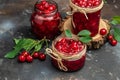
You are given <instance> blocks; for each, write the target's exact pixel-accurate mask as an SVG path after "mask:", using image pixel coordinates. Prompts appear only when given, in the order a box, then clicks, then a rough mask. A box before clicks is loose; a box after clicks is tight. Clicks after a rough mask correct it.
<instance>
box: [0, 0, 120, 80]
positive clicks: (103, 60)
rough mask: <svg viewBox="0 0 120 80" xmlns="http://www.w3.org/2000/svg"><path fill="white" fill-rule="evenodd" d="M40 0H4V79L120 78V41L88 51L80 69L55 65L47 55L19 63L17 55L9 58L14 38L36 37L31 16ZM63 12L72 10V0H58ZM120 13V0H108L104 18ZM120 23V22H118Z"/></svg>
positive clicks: (0, 7) (0, 67)
mask: <svg viewBox="0 0 120 80" xmlns="http://www.w3.org/2000/svg"><path fill="white" fill-rule="evenodd" d="M36 1H37V0H0V80H120V50H119V49H120V44H119V43H118V45H117V46H115V47H112V46H110V44H109V43H106V44H105V45H104V46H102V47H101V48H100V49H98V50H89V51H87V59H86V63H85V66H84V67H83V68H82V69H81V70H79V71H77V72H69V73H67V72H61V71H59V70H57V69H55V68H54V67H53V66H52V64H51V61H50V58H49V56H47V59H46V61H43V62H41V61H39V60H34V61H33V62H32V63H18V62H17V58H15V59H5V58H4V55H5V54H6V53H7V52H9V51H10V50H12V49H13V46H14V42H13V38H21V37H27V38H33V37H34V36H33V34H32V33H31V25H30V20H29V19H30V16H31V14H32V12H33V9H34V8H33V6H34V4H35V2H36ZM55 1H56V2H57V3H58V7H59V11H60V12H61V15H63V18H64V16H65V15H64V14H65V12H66V11H69V3H68V0H55ZM115 15H120V1H119V0H107V3H106V4H105V5H104V7H103V9H102V15H101V16H102V18H104V19H108V20H110V19H111V18H112V17H113V16H115ZM118 27H120V26H118Z"/></svg>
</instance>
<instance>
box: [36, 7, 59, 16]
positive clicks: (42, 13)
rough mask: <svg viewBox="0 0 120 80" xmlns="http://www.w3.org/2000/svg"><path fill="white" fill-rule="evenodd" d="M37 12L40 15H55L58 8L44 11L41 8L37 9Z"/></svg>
mask: <svg viewBox="0 0 120 80" xmlns="http://www.w3.org/2000/svg"><path fill="white" fill-rule="evenodd" d="M35 12H36V13H37V14H38V15H41V16H53V15H55V14H56V13H57V9H56V10H54V11H51V12H48V13H47V12H44V11H41V10H39V9H35Z"/></svg>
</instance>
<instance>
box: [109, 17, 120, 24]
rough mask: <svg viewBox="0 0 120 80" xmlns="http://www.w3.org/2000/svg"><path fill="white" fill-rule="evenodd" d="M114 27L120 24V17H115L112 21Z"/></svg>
mask: <svg viewBox="0 0 120 80" xmlns="http://www.w3.org/2000/svg"><path fill="white" fill-rule="evenodd" d="M110 23H111V24H112V25H117V24H120V16H114V17H113V18H112V20H111V21H110Z"/></svg>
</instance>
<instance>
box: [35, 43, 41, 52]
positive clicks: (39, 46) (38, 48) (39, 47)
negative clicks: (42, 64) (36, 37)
mask: <svg viewBox="0 0 120 80" xmlns="http://www.w3.org/2000/svg"><path fill="white" fill-rule="evenodd" d="M41 48H42V45H41V44H38V45H36V46H35V50H34V51H39V50H40V49H41Z"/></svg>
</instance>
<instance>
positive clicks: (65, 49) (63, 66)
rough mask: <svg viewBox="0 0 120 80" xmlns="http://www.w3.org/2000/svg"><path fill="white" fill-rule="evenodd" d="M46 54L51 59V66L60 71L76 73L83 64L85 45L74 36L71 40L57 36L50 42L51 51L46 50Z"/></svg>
mask: <svg viewBox="0 0 120 80" xmlns="http://www.w3.org/2000/svg"><path fill="white" fill-rule="evenodd" d="M66 42H67V43H66ZM59 45H60V46H59ZM46 52H47V54H48V55H50V57H51V58H52V59H51V61H52V64H53V65H54V66H55V67H56V68H57V69H59V70H62V71H67V72H71V71H77V70H80V69H81V68H82V67H83V66H84V64H85V60H86V45H85V44H83V43H81V42H80V41H79V40H78V38H77V37H76V36H75V35H74V36H72V38H68V37H63V36H58V37H57V38H56V39H55V40H54V41H53V42H52V49H51V50H49V49H46Z"/></svg>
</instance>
